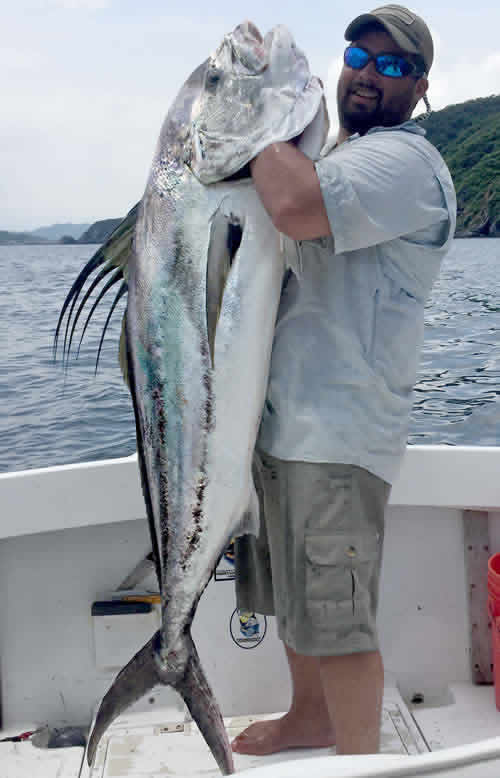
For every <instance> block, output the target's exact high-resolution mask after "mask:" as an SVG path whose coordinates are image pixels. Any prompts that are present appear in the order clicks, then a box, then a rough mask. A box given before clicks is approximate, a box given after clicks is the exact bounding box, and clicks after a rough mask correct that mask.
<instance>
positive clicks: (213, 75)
mask: <svg viewBox="0 0 500 778" xmlns="http://www.w3.org/2000/svg"><path fill="white" fill-rule="evenodd" d="M221 76H222V73H221V71H220V70H219V69H218V68H217V67H213V66H212V67H210V68H209V69H208V71H207V77H206V86H207V89H215V88H216V86H217V85H218V83H219V81H220V80H221Z"/></svg>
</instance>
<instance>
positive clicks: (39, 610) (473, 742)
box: [0, 445, 500, 778]
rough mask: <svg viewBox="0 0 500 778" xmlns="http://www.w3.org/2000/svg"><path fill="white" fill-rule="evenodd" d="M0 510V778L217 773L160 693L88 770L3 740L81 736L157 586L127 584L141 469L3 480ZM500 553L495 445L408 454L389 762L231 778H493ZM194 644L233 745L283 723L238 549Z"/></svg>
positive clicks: (144, 620) (259, 768) (292, 767)
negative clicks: (242, 588) (498, 565)
mask: <svg viewBox="0 0 500 778" xmlns="http://www.w3.org/2000/svg"><path fill="white" fill-rule="evenodd" d="M0 505H1V520H0V582H1V592H2V597H1V599H0V657H1V665H0V684H1V725H0V726H1V732H0V740H1V741H3V742H0V765H1V770H0V774H1V775H2V778H27V776H30V778H31V776H33V775H36V776H37V777H38V776H40V778H56V776H57V778H76V777H77V776H78V777H79V778H111V776H114V777H115V778H126V777H127V778H131V777H133V778H153V777H154V778H159V777H160V776H165V775H169V776H180V777H181V778H188V776H189V778H191V777H193V778H202V777H203V778H211V777H212V776H218V775H219V774H220V773H219V771H218V768H217V766H216V764H215V761H214V759H213V757H212V755H211V754H210V752H209V750H208V748H207V746H206V744H205V742H204V740H203V739H202V738H201V736H200V734H199V732H198V730H197V728H196V726H195V725H194V723H193V722H192V721H191V720H190V718H189V715H188V714H187V711H186V709H185V707H184V704H183V702H182V700H181V699H180V697H178V696H177V694H176V693H175V692H174V691H173V690H172V689H169V688H167V687H161V688H157V689H155V690H154V691H153V692H152V693H151V694H150V695H147V696H146V697H145V698H144V699H143V700H141V701H139V702H138V703H136V705H134V706H133V707H131V708H130V709H129V710H127V711H126V713H125V714H123V715H122V716H120V717H119V718H118V719H117V720H116V721H115V722H114V723H113V724H112V725H111V726H110V727H109V729H108V731H107V732H106V734H105V736H104V737H103V739H102V740H101V743H100V744H99V748H98V752H97V755H96V760H95V763H94V765H93V767H91V768H89V767H88V765H87V762H86V759H85V752H84V747H83V745H79V746H67V747H64V748H39V747H36V745H35V744H34V740H35V738H28V737H27V738H26V739H24V740H23V739H22V738H21V739H18V740H12V739H8V738H12V737H16V736H17V737H19V735H20V733H26V732H30V731H36V732H40V731H41V728H43V727H44V726H45V727H49V728H60V731H63V730H64V728H68V727H82V728H84V730H88V728H89V726H90V724H91V721H92V717H93V715H94V713H95V710H96V707H97V705H98V702H99V700H100V698H101V696H102V695H103V693H104V692H105V690H106V689H107V687H108V686H109V684H110V683H111V680H112V678H113V677H114V675H115V674H116V671H117V670H118V669H119V668H120V667H121V666H122V665H123V664H124V663H125V662H126V661H127V660H128V659H129V658H130V656H132V654H133V653H134V651H135V650H136V649H137V648H138V647H139V646H140V645H142V644H143V643H144V642H145V640H146V639H148V638H149V637H150V635H151V634H152V632H153V631H154V629H156V627H157V624H158V619H159V616H158V604H157V602H156V599H157V598H156V597H155V595H154V591H153V589H152V586H153V585H154V582H153V584H150V583H149V582H148V578H145V579H144V580H140V576H139V575H137V570H139V569H142V570H143V572H144V571H147V565H146V566H144V565H143V567H142V568H141V564H142V563H141V564H139V566H138V563H139V562H140V561H141V560H144V559H145V558H146V557H147V554H148V552H149V551H150V548H149V535H148V530H147V522H146V519H145V509H144V503H143V499H142V493H141V489H140V483H139V474H138V467H137V457H136V455H133V456H130V457H124V458H119V459H113V460H105V461H97V462H88V463H78V464H68V465H62V466H57V467H47V468H43V469H36V470H26V471H22V472H13V473H4V474H1V475H0ZM497 551H500V448H495V447H487V446H484V447H482V446H478V447H472V446H439V445H438V446H434V445H433V446H409V447H408V448H407V451H406V454H405V457H404V461H403V466H402V469H401V471H400V474H399V477H398V480H397V481H396V483H395V484H394V487H393V490H392V494H391V499H390V504H389V508H388V511H387V530H386V540H385V548H384V561H383V569H382V578H381V594H380V609H379V617H378V624H379V632H380V640H381V650H382V654H383V658H384V665H385V673H386V678H385V692H384V706H383V720H382V742H381V753H380V754H378V755H366V756H338V757H337V756H332V751H334V749H315V750H308V749H304V750H294V751H287V752H284V753H281V754H276V755H272V756H269V757H250V756H242V755H238V754H236V755H235V766H236V770H237V772H238V773H241V775H242V776H243V775H244V776H249V778H299V776H300V778H303V777H306V776H307V778H334V776H335V777H338V776H343V777H345V778H347V776H349V778H372V776H373V777H375V776H378V778H380V777H381V776H384V778H392V776H394V777H396V776H398V777H399V776H405V777H406V776H422V775H425V776H429V778H431V777H432V778H438V777H439V778H490V776H491V778H492V777H493V776H495V778H498V776H500V712H499V711H498V710H497V707H496V704H495V690H494V686H493V684H492V678H493V676H492V670H493V659H492V648H491V642H492V641H491V634H492V626H491V624H490V617H489V613H488V593H487V566H488V559H489V557H490V556H491V555H492V554H493V553H495V552H497ZM134 570H135V571H136V574H135V577H134V575H131V571H134ZM151 581H153V579H152V578H151ZM124 583H126V584H127V585H126V586H125V587H124V586H123V584H124ZM193 637H194V640H195V642H196V644H197V647H198V651H199V654H200V657H201V660H202V663H203V665H204V668H205V670H206V673H207V676H208V678H209V679H210V682H211V684H212V686H213V689H214V692H215V695H216V697H217V700H218V702H219V704H220V706H221V709H222V712H223V716H224V718H225V722H226V726H227V728H228V732H229V734H230V736H231V735H233V734H236V733H237V732H238V731H240V730H241V729H242V728H244V727H245V726H247V725H248V723H250V722H251V721H254V720H256V719H259V718H262V717H269V716H276V715H279V713H280V712H281V711H285V710H287V708H288V703H289V698H290V683H289V678H288V669H287V665H286V661H285V657H284V654H283V651H282V647H281V644H280V642H279V640H278V638H277V634H276V628H275V624H274V619H272V618H268V619H267V620H265V619H263V617H259V616H258V614H239V613H238V612H237V611H236V610H235V597H234V584H233V582H232V573H231V554H230V553H228V554H227V555H226V556H225V557H224V558H223V559H222V560H221V563H220V565H219V567H218V568H217V571H216V574H215V576H214V578H213V579H212V581H211V582H210V584H209V586H208V587H207V590H206V592H205V594H204V595H203V597H202V600H201V602H200V605H199V608H198V612H197V614H196V618H195V622H194V625H193Z"/></svg>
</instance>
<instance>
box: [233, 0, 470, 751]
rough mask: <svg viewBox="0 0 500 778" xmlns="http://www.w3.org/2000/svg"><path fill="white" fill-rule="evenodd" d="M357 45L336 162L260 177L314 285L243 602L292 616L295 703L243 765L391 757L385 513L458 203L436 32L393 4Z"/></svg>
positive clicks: (286, 373) (273, 377)
mask: <svg viewBox="0 0 500 778" xmlns="http://www.w3.org/2000/svg"><path fill="white" fill-rule="evenodd" d="M345 37H346V40H348V41H351V44H350V45H349V46H348V47H347V49H346V53H345V64H344V67H343V70H342V73H341V75H340V78H339V82H338V91H337V101H338V112H339V120H340V129H339V133H338V137H337V143H336V144H335V146H334V148H333V149H331V150H329V151H328V152H327V153H326V154H323V155H322V157H321V159H320V160H319V161H318V162H316V163H315V164H314V163H313V162H311V160H310V159H308V158H307V157H306V156H305V155H303V154H302V153H301V151H300V150H299V149H298V148H297V147H296V146H295V145H294V144H293V143H276V144H273V145H271V146H269V147H268V148H266V149H264V150H263V151H262V152H261V153H260V154H259V155H258V156H257V157H256V158H255V159H254V160H253V161H252V163H251V171H252V176H253V179H254V182H255V186H256V188H257V191H258V193H259V195H260V197H261V199H262V202H263V203H264V206H265V207H266V209H267V211H268V212H269V214H270V216H271V218H272V220H273V222H274V224H275V226H276V227H277V229H278V230H279V231H280V232H282V233H283V234H284V235H285V236H288V239H290V240H288V239H285V240H286V241H287V250H288V251H291V252H293V251H297V252H298V254H299V258H300V263H299V266H300V272H299V273H298V274H291V273H289V274H288V278H287V280H286V283H285V284H284V289H283V293H282V299H281V304H280V310H279V314H278V320H277V325H276V333H275V340H274V346H273V355H272V364H271V371H270V378H269V388H268V396H267V401H266V407H265V409H264V413H263V418H262V424H261V429H260V434H259V440H258V449H259V455H260V456H259V460H260V461H257V462H256V467H255V475H256V482H257V488H258V491H259V497H260V501H261V508H262V513H263V514H264V516H265V521H262V522H261V535H260V537H259V539H258V542H255V539H254V540H252V539H251V538H249V537H246V538H243V539H240V540H239V541H238V543H237V550H236V561H237V594H238V606H239V607H240V608H241V609H246V610H249V611H256V612H261V613H267V614H273V613H275V614H276V618H277V625H278V632H279V635H280V638H281V639H282V640H283V642H284V644H285V649H286V653H287V658H288V662H289V666H290V672H291V677H292V684H293V699H292V704H291V708H290V711H289V712H288V713H287V714H286V715H285V716H284V717H282V718H281V719H278V720H274V721H267V722H259V723H255V724H253V725H252V726H251V727H249V728H247V729H246V730H245V731H244V732H243V733H242V734H241V735H240V736H238V737H237V738H235V740H234V741H233V750H234V751H236V752H238V753H246V754H269V753H272V752H275V751H279V750H282V749H286V748H293V747H319V746H328V745H331V744H333V743H335V744H336V747H337V753H338V754H361V753H376V752H377V751H378V749H379V738H380V719H381V706H382V693H383V678H384V674H383V664H382V658H381V655H380V651H379V644H378V639H377V634H376V628H375V616H376V609H377V600H378V584H379V573H380V565H381V557H382V542H383V537H384V510H385V507H386V504H387V501H388V498H389V493H390V488H391V487H390V484H391V483H392V481H393V480H394V477H395V475H396V473H397V470H398V466H399V463H400V461H401V458H402V456H403V453H404V450H405V447H406V439H407V426H408V417H409V413H410V410H411V404H412V388H413V384H414V381H415V377H416V372H417V363H418V350H419V348H420V345H421V340H422V336H423V319H424V305H425V301H426V298H427V296H428V293H429V291H430V288H431V286H432V283H433V281H434V279H435V277H436V275H437V273H438V270H439V265H440V262H441V260H442V258H443V256H444V255H445V253H446V251H447V250H448V248H449V246H450V243H451V240H452V238H453V234H454V228H455V217H456V202H455V194H454V190H453V184H452V182H451V178H450V175H449V172H448V169H447V168H446V165H445V164H444V162H443V160H442V158H441V157H440V155H439V154H438V152H437V151H436V149H434V148H433V147H432V146H431V145H430V144H429V143H428V142H427V141H426V140H425V137H424V135H425V133H424V131H423V130H422V129H421V128H420V127H419V125H418V124H417V123H415V122H414V121H411V120H410V117H411V115H412V112H413V110H414V109H415V107H416V105H417V103H418V102H419V100H420V99H422V98H425V93H426V91H427V87H428V80H427V75H428V73H429V70H430V67H431V65H432V60H433V44H432V38H431V35H430V32H429V30H428V28H427V26H426V25H425V23H424V22H423V21H422V19H420V18H419V17H418V16H416V15H415V14H414V13H412V12H411V11H409V10H408V9H406V8H402V7H401V6H396V5H388V6H384V7H382V8H378V9H376V10H374V11H372V12H371V13H369V14H363V15H362V16H359V17H357V18H356V19H355V20H354V21H353V22H351V24H350V25H349V26H348V28H347V30H346V33H345ZM426 105H427V106H428V103H427V101H426ZM297 276H298V277H297ZM269 554H270V557H269Z"/></svg>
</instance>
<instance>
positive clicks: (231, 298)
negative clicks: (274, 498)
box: [58, 22, 328, 774]
mask: <svg viewBox="0 0 500 778" xmlns="http://www.w3.org/2000/svg"><path fill="white" fill-rule="evenodd" d="M318 116H320V120H319V122H318V119H317V117H318ZM313 120H315V121H316V126H315V129H314V132H312V133H311V131H309V130H306V131H305V132H304V134H303V141H304V143H309V147H310V148H309V151H310V155H311V156H313V155H315V154H316V155H317V154H319V149H320V147H321V145H322V143H323V141H324V139H325V138H326V132H327V128H328V122H327V115H326V108H325V104H324V98H323V94H322V89H321V85H320V83H319V82H318V80H317V79H315V78H314V77H311V76H310V74H309V70H308V66H307V61H306V59H305V57H304V55H303V54H302V53H301V52H300V51H299V50H298V49H297V48H296V46H295V43H294V41H293V39H292V37H291V35H290V33H289V32H288V31H287V30H286V28H284V27H277V28H275V29H274V30H272V31H271V32H270V33H268V35H267V36H266V37H265V38H264V39H263V38H262V37H261V35H260V33H259V32H258V30H257V29H256V28H255V27H254V26H253V25H252V24H251V23H248V22H247V23H244V24H242V25H239V26H238V27H237V28H236V29H235V30H234V31H233V32H232V33H231V34H229V35H227V36H225V38H224V41H223V42H222V44H221V46H220V47H219V48H218V49H217V51H216V52H215V54H214V55H213V56H212V57H210V58H209V59H208V60H207V61H206V62H204V63H203V64H202V65H200V66H199V67H198V68H197V69H196V70H195V71H194V73H193V74H192V75H191V76H190V78H189V79H188V81H187V82H186V83H185V85H184V87H183V88H182V89H181V92H180V93H179V95H178V97H177V99H176V100H175V101H174V104H173V105H172V108H171V110H170V111H169V114H168V115H167V118H166V120H165V123H164V125H163V128H162V131H161V134H160V138H159V142H158V146H157V150H156V154H155V157H154V160H153V165H152V168H151V173H150V176H149V180H148V183H147V186H146V191H145V193H144V196H143V198H142V201H141V202H140V204H139V206H138V207H136V210H134V211H132V212H131V214H133V218H132V217H131V215H130V214H129V217H127V218H128V222H127V225H126V228H125V227H123V228H122V230H121V231H120V232H119V239H120V241H121V242H122V243H123V241H124V237H123V236H124V235H125V236H127V235H131V234H132V225H133V224H135V228H134V230H133V241H132V240H131V242H130V244H129V248H130V256H128V257H127V262H126V284H127V291H128V299H127V309H126V317H125V326H124V338H123V343H122V353H123V354H124V355H126V364H127V380H128V383H129V386H130V391H131V396H132V401H133V405H134V413H135V420H136V432H137V450H138V459H139V467H140V473H141V482H142V488H143V493H144V499H145V504H146V510H147V516H148V521H149V527H150V533H151V540H152V546H153V556H154V560H155V565H156V572H157V576H158V581H159V588H160V594H161V613H162V623H161V629H160V630H159V631H158V632H157V633H156V634H155V635H154V636H153V638H152V639H151V640H150V641H149V642H148V643H147V644H146V646H144V647H143V648H142V649H141V650H140V651H139V652H138V654H136V656H135V657H134V658H133V659H132V660H131V661H130V663H129V664H128V665H127V666H126V667H125V668H124V669H123V670H122V671H121V672H120V673H119V675H118V676H117V678H116V679H115V681H114V683H113V685H112V686H111V688H110V690H109V691H108V692H107V694H106V695H105V697H104V698H103V701H102V703H101V706H100V708H99V711H98V713H97V716H96V720H95V723H94V728H93V731H92V733H91V736H90V740H89V746H88V752H87V758H88V760H89V763H91V762H92V760H93V757H94V755H95V750H96V747H97V743H98V741H99V738H100V737H101V735H102V734H103V732H104V731H105V729H106V727H107V726H108V725H109V723H110V722H111V721H112V720H113V719H114V718H115V717H116V716H117V715H119V714H120V713H121V712H122V711H123V710H124V709H125V708H126V707H128V705H130V704H131V703H132V702H134V701H135V700H137V699H138V698H139V697H141V696H142V695H143V694H145V693H146V692H147V691H148V690H149V689H151V688H152V687H153V686H155V685H157V684H159V683H164V684H170V685H172V686H174V687H175V688H176V689H177V690H178V691H179V693H180V694H181V695H182V696H183V698H184V700H185V702H186V704H187V706H188V707H189V709H190V711H191V714H192V716H193V718H194V720H195V721H196V723H197V724H198V726H199V728H200V730H201V732H202V734H203V735H204V737H205V739H206V741H207V743H208V745H209V747H210V748H211V750H212V753H213V755H214V757H215V759H216V760H217V763H218V764H219V767H220V769H221V771H222V772H223V773H224V774H228V773H231V772H232V771H233V762H232V753H231V749H230V746H229V742H228V739H227V735H226V732H225V729H224V725H223V722H222V717H221V714H220V711H219V708H218V706H217V703H216V701H215V697H214V695H213V693H212V691H211V689H210V687H209V684H208V681H207V679H206V678H205V675H204V672H203V669H202V667H201V664H200V661H199V658H198V655H197V652H196V649H195V646H194V644H193V641H192V639H191V635H190V625H191V622H192V619H193V616H194V614H195V611H196V606H197V604H198V601H199V598H200V596H201V594H202V592H203V590H204V589H205V587H206V585H207V583H208V581H209V579H210V576H211V574H212V572H213V569H214V568H215V566H216V564H217V562H218V560H219V558H220V556H221V554H222V553H223V551H224V549H225V548H226V546H227V544H228V542H229V540H230V538H231V537H233V536H234V535H236V534H238V533H242V532H243V531H249V530H250V531H256V528H257V526H258V503H257V498H256V494H255V489H254V485H253V482H252V476H251V463H252V456H253V451H254V446H255V440H256V436H257V431H258V426H259V423H260V418H261V412H262V407H263V403H264V400H265V393H266V386H267V378H268V370H269V361H270V356H271V348H272V340H273V332H274V325H275V319H276V313H277V308H278V303H279V298H280V292H281V284H282V279H283V272H284V258H283V253H282V251H281V250H280V236H279V234H278V232H277V231H276V229H275V228H274V226H273V224H272V222H271V220H270V219H269V216H268V215H267V213H266V211H265V209H264V208H263V206H262V204H261V202H260V199H259V197H258V195H257V193H256V191H255V189H254V187H253V185H252V183H251V179H249V178H246V179H245V178H242V179H241V180H231V181H227V180H226V179H227V178H229V177H231V176H233V175H234V174H235V173H237V172H238V171H240V170H242V168H244V166H245V165H246V164H247V163H248V162H249V160H250V159H251V158H252V157H254V156H255V154H256V153H258V151H260V150H261V149H262V148H264V147H265V146H266V145H268V144H269V143H270V142H272V141H273V140H288V139H289V138H291V137H294V136H296V135H298V134H299V133H301V132H302V131H303V130H304V129H305V128H310V127H312V126H313V124H314V121H313ZM308 132H309V135H307V133H308ZM120 245H121V244H120ZM120 252H121V259H120V262H119V263H115V264H121V265H122V266H123V265H124V262H123V250H122V249H120V251H119V252H118V253H120ZM104 253H105V252H104ZM89 264H90V263H89ZM111 264H112V263H111ZM94 265H96V262H94ZM123 275H125V273H123ZM75 283H76V282H75ZM80 288H81V287H80ZM68 297H69V296H68ZM75 302H76V299H75V300H74V302H73V307H74V304H75ZM67 304H68V300H67V301H66V304H65V305H67ZM63 313H64V309H63ZM58 330H59V325H58ZM67 332H68V330H67Z"/></svg>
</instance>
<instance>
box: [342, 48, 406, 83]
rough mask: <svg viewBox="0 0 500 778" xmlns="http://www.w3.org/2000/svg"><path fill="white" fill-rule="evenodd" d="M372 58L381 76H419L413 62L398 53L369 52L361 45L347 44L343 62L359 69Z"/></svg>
mask: <svg viewBox="0 0 500 778" xmlns="http://www.w3.org/2000/svg"><path fill="white" fill-rule="evenodd" d="M371 60H373V61H374V63H375V70H376V71H377V73H380V75H381V76H388V77H389V78H404V76H409V75H415V76H421V75H422V73H421V72H419V71H418V68H417V66H416V65H414V64H413V62H409V61H408V60H407V59H406V58H405V57H402V56H401V55H400V54H370V52H369V51H366V50H365V49H362V48H361V46H348V47H347V48H346V50H345V51H344V62H345V64H346V65H347V66H348V67H350V68H353V69H354V70H361V69H362V68H364V67H366V65H368V63H369V62H370V61H371Z"/></svg>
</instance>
